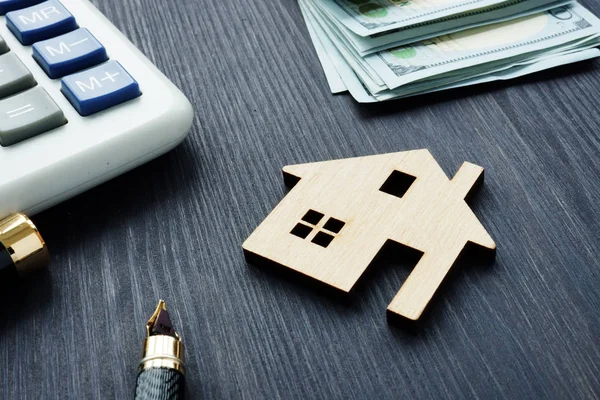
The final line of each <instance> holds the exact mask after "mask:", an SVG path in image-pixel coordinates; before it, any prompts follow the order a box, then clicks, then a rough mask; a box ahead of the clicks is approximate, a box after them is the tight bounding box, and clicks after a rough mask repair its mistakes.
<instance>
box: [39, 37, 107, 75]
mask: <svg viewBox="0 0 600 400" xmlns="http://www.w3.org/2000/svg"><path fill="white" fill-rule="evenodd" d="M33 58H34V59H35V60H36V61H37V62H38V64H39V65H40V66H41V67H42V69H43V70H44V71H45V72H46V74H47V75H48V76H49V77H50V78H52V79H55V78H62V77H63V76H66V75H70V74H72V73H75V72H79V71H81V70H84V69H86V68H89V67H93V66H95V65H98V64H101V63H103V62H104V61H108V55H107V54H106V49H105V48H104V46H102V44H100V42H99V41H98V40H97V39H96V38H95V37H94V36H93V35H92V34H91V33H90V31H88V30H87V29H83V28H82V29H77V30H76V31H73V32H69V33H66V34H64V35H61V36H59V37H55V38H53V39H48V40H44V41H42V42H37V43H36V44H34V45H33Z"/></svg>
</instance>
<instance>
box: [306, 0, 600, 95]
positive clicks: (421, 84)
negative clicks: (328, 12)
mask: <svg viewBox="0 0 600 400" xmlns="http://www.w3.org/2000/svg"><path fill="white" fill-rule="evenodd" d="M300 6H301V10H302V12H303V14H304V15H305V18H306V19H307V22H309V23H308V24H307V26H308V28H309V31H311V32H312V36H314V37H317V38H319V45H320V46H321V47H322V51H323V52H324V53H325V54H327V57H326V59H327V61H326V62H327V63H329V66H330V67H331V68H330V70H331V69H333V70H335V71H336V75H337V76H338V77H340V78H341V80H342V81H343V83H344V86H345V87H346V88H347V89H348V91H350V93H351V94H352V96H353V97H354V98H355V99H356V100H357V101H359V102H361V103H367V102H374V101H383V100H390V99H393V98H399V97H407V96H413V95H417V94H421V93H428V92H432V91H438V90H444V89H450V88H455V87H461V86H466V85H472V84H477V83H483V82H487V81H492V80H499V79H511V78H513V77H518V76H522V75H525V74H529V73H533V72H536V71H538V70H543V69H548V68H553V67H555V66H557V65H562V64H566V63H572V62H577V61H581V60H585V59H589V58H593V57H597V56H598V55H600V51H598V50H597V49H590V48H591V47H593V46H597V45H598V44H600V40H599V39H598V20H597V18H595V17H594V16H593V15H591V14H590V13H589V12H587V10H585V9H583V7H581V6H579V5H576V6H575V7H574V8H567V9H565V10H561V11H560V12H559V11H555V12H554V13H552V14H551V15H553V16H558V17H559V21H561V22H560V23H562V21H572V20H573V17H574V15H573V14H577V15H578V16H579V17H580V18H579V19H578V21H580V22H579V25H580V26H578V27H577V28H576V29H575V31H576V32H577V31H579V30H580V29H584V30H585V32H584V34H581V32H578V33H577V34H576V35H573V36H571V39H572V40H567V39H565V40H563V41H562V44H560V45H557V46H554V47H551V48H546V49H541V50H539V51H534V52H531V53H529V54H521V55H517V56H513V57H508V58H499V59H497V60H493V61H491V62H487V63H483V64H475V65H473V66H471V67H466V68H463V69H457V70H452V69H448V71H446V72H443V73H441V74H439V75H437V76H433V77H430V78H426V79H422V80H417V81H415V82H412V83H408V84H406V85H404V86H401V87H398V88H395V89H393V90H391V89H389V88H388V87H386V85H385V83H383V81H382V80H381V79H380V80H379V84H377V83H376V82H375V81H374V80H370V78H368V75H366V76H367V79H366V80H365V79H364V77H365V71H366V69H362V70H361V68H360V67H361V66H360V65H357V64H356V63H354V65H351V63H348V62H347V59H348V49H344V48H343V47H338V46H339V42H338V43H334V40H332V39H334V38H335V35H332V33H331V32H327V31H326V30H325V29H324V26H325V23H324V21H322V20H321V21H318V18H316V17H315V15H314V10H313V12H311V10H310V4H309V3H308V2H307V0H301V1H300ZM581 9H583V11H581ZM568 15H571V17H569V18H567V17H568ZM582 21H586V22H585V23H584V22H582ZM588 24H589V25H590V26H587V25H588ZM571 26H572V25H571ZM575 26H577V24H576V25H575ZM521 28H522V26H521ZM538 29H540V28H539V27H538ZM561 32H562V34H563V35H564V31H556V32H555V33H557V34H560V33H561ZM480 34H481V32H480ZM502 34H503V32H502V30H500V31H498V30H493V35H502ZM586 35H588V36H586ZM532 37H533V36H531V33H529V35H526V36H524V37H522V38H521V39H523V40H525V39H527V38H530V39H531V38H532ZM576 37H579V38H580V39H576ZM479 38H480V39H481V40H483V41H486V40H487V39H488V38H486V37H483V38H482V37H479ZM534 40H535V37H534ZM516 42H518V40H517V41H516ZM343 52H345V53H346V54H342V53H343ZM371 72H374V71H371ZM361 74H362V77H361V76H360V75H361Z"/></svg>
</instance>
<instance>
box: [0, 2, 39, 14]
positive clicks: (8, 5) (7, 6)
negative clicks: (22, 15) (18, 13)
mask: <svg viewBox="0 0 600 400" xmlns="http://www.w3.org/2000/svg"><path fill="white" fill-rule="evenodd" d="M42 1H44V0H0V15H4V14H6V13H7V12H9V11H14V10H18V9H20V8H25V7H29V6H33V5H36V4H39V3H41V2H42Z"/></svg>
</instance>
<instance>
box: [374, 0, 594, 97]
mask: <svg viewBox="0 0 600 400" xmlns="http://www.w3.org/2000/svg"><path fill="white" fill-rule="evenodd" d="M598 34H600V21H599V20H598V18H596V17H595V16H594V15H593V14H592V13H590V12H589V11H588V10H586V9H585V8H584V7H583V6H581V5H580V4H578V3H573V4H571V5H568V6H564V7H559V8H556V9H553V10H550V11H548V12H544V13H540V14H535V15H532V16H528V17H523V18H519V19H515V20H510V21H506V22H503V23H499V24H494V25H489V26H484V27H480V28H474V29H470V30H467V31H461V32H457V33H453V34H450V35H444V36H440V37H437V38H433V39H431V40H427V41H422V42H417V43H415V44H412V45H408V46H402V47H397V48H395V49H391V50H385V51H383V52H380V53H377V54H375V55H371V56H367V57H365V58H364V62H365V63H366V64H368V65H369V67H370V68H371V69H372V70H374V71H375V73H376V74H377V75H378V77H379V78H381V80H383V82H384V83H385V85H386V86H387V88H388V89H395V88H397V87H400V86H402V85H406V84H408V83H411V82H415V81H419V80H424V79H428V78H431V77H434V76H439V75H442V74H445V73H448V72H449V71H456V70H464V69H465V68H469V67H473V66H477V65H480V66H482V65H486V64H488V63H494V62H495V63H498V62H500V63H503V64H510V63H511V62H514V61H518V60H521V59H523V58H528V57H529V58H530V57H531V54H538V53H540V52H542V53H543V52H549V51H559V50H560V48H561V47H564V46H570V45H572V44H573V43H577V42H580V41H582V40H584V41H585V40H586V39H589V40H592V39H593V38H594V37H596V36H598Z"/></svg>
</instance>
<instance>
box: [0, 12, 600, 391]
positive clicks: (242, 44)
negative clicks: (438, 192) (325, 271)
mask: <svg viewBox="0 0 600 400" xmlns="http://www.w3.org/2000/svg"><path fill="white" fill-rule="evenodd" d="M95 3H96V4H97V5H98V6H99V8H100V9H101V10H102V11H103V12H105V13H106V14H107V16H108V17H109V18H110V19H111V20H112V21H114V22H115V24H116V25H117V26H118V27H119V28H120V29H122V30H123V31H124V32H125V34H126V35H127V36H128V37H130V38H131V39H132V41H133V42H134V43H135V44H136V45H137V46H139V47H140V48H141V50H142V51H144V52H145V53H146V54H147V55H148V56H149V57H150V59H152V60H153V61H154V62H156V64H157V65H158V66H159V67H160V68H161V69H162V70H163V71H164V72H165V73H166V74H167V75H168V76H169V77H170V78H171V79H173V81H174V82H175V83H176V84H177V85H178V86H179V87H181V88H182V89H183V91H184V92H185V93H186V94H187V95H188V96H189V98H190V99H191V101H192V103H193V104H194V106H195V108H196V111H197V118H196V121H195V125H194V128H193V131H192V133H191V135H190V137H189V138H188V139H187V140H186V141H185V142H184V143H183V144H182V145H181V146H180V147H178V148H177V149H176V150H174V151H173V152H171V153H169V154H168V155H166V156H163V157H161V158H160V159H158V160H156V161H154V162H151V163H149V164H148V165H146V166H143V167H141V168H138V169H136V170H134V171H132V172H130V173H128V174H126V175H124V176H122V177H120V178H118V179H115V180H113V181H112V182H109V183H107V184H104V185H102V186H100V187H98V188H96V189H94V190H92V191H90V192H88V193H86V194H83V195H81V196H79V197H77V198H75V199H73V200H71V201H69V202H66V203H64V204H62V205H60V206H58V207H55V208H54V209H51V210H48V211H47V212H45V213H43V214H41V215H38V216H37V217H36V218H35V222H36V223H37V224H38V226H39V228H40V229H41V230H42V232H43V233H44V236H45V239H46V241H47V242H48V246H49V248H50V251H51V254H52V267H51V269H50V270H49V271H48V272H47V273H46V274H44V275H43V276H41V277H39V279H37V280H34V281H32V282H30V283H27V284H23V285H21V286H20V287H17V288H11V289H7V290H5V291H4V292H3V294H2V296H1V297H0V299H1V300H2V301H3V302H2V304H3V306H2V309H1V311H0V321H2V324H1V326H0V371H2V374H1V375H0V398H3V399H39V398H48V399H54V398H60V399H62V398H77V399H83V398H85V399H107V398H116V399H126V398H130V397H131V396H132V395H133V388H134V385H135V373H136V372H135V369H136V364H137V361H138V357H139V355H140V351H141V342H142V338H143V335H144V323H145V321H146V320H147V318H148V316H149V314H150V313H151V312H152V310H153V309H154V306H155V305H156V301H157V300H158V299H159V298H165V299H166V300H167V303H168V304H169V308H170V310H172V317H173V321H174V323H175V324H178V325H179V327H180V328H179V329H180V330H181V335H182V337H183V339H184V341H185V344H186V349H187V360H188V365H187V371H188V380H187V381H188V385H189V392H190V397H191V398H207V399H238V398H240V399H261V398H269V399H276V398H281V399H364V398H381V399H398V398H418V399H429V398H434V399H439V398H481V399H489V398H539V399H570V398H573V399H582V398H598V397H599V396H600V395H599V392H600V381H599V380H600V340H599V337H600V316H599V311H598V310H600V268H599V267H600V265H599V261H598V260H599V259H600V249H599V246H598V243H599V242H600V208H599V207H598V204H599V203H600V183H599V181H598V176H599V174H600V161H599V158H598V154H600V139H599V133H600V117H599V116H598V93H600V62H598V61H592V62H587V63H584V64H579V65H574V66H569V67H565V68H561V69H557V70H553V71H549V72H546V73H542V74H537V75H535V76H532V77H528V78H525V79H519V80H517V81H514V82H506V83H504V82H502V83H497V84H487V85H484V86H480V87H476V88H464V89H459V90H453V91H450V92H445V93H436V94H432V95H427V96H423V97H419V98H416V99H409V100H401V101H395V102H391V103H388V104H378V105H373V106H361V105H358V104H356V103H354V102H353V100H352V99H350V98H349V97H347V96H333V95H331V94H329V93H328V90H327V83H326V81H325V78H324V77H323V74H322V72H321V68H320V66H319V62H318V60H317V57H316V55H315V53H314V50H313V49H312V46H311V44H310V41H309V36H308V33H307V31H306V29H305V26H304V22H303V20H302V18H301V15H300V13H299V10H298V6H297V4H296V1H295V0H280V1H273V0H255V1H253V2H251V3H252V5H251V6H247V5H245V4H242V3H241V2H239V1H232V0H221V1H207V0H179V1H171V0H147V1H142V0H103V1H100V0H96V1H95ZM583 3H584V4H585V5H586V6H587V7H589V8H590V9H592V10H594V11H596V12H598V11H600V0H585V1H583ZM418 148H428V149H430V150H431V152H432V153H433V155H434V157H435V158H436V160H437V161H438V162H439V163H440V165H441V166H442V168H443V169H444V170H445V171H446V173H447V174H448V175H453V173H454V172H455V169H456V166H458V165H460V163H462V161H464V160H469V161H471V162H473V163H476V164H478V165H481V166H483V167H484V168H485V169H486V183H485V185H484V187H483V189H482V191H481V192H480V193H479V194H478V196H477V201H476V203H475V206H474V211H475V214H476V215H477V216H478V217H479V218H480V219H481V220H482V221H485V226H486V228H487V229H488V231H489V232H490V234H491V236H492V237H493V238H494V239H495V240H496V243H497V245H498V249H499V252H498V254H497V258H496V262H495V263H494V264H492V265H491V266H489V267H487V268H479V267H476V268H468V270H466V269H463V270H461V271H459V272H458V278H457V279H456V280H455V281H454V282H453V283H452V284H451V285H449V287H448V289H447V292H446V293H444V295H443V296H442V297H441V300H440V303H439V304H437V305H436V306H435V307H434V309H433V310H432V315H431V316H430V320H429V321H428V323H427V326H426V328H425V329H424V330H423V331H422V332H421V333H420V334H418V335H416V336H415V335H409V334H407V333H406V332H405V331H402V330H400V329H396V328H393V327H390V326H388V324H387V323H386V322H385V318H384V317H383V315H382V313H381V312H380V311H381V309H382V308H384V307H386V306H387V304H388V302H389V299H390V298H392V297H393V295H394V294H395V292H396V291H397V288H398V287H399V286H400V284H401V282H403V281H404V279H405V278H406V276H407V275H408V273H409V272H410V268H411V267H412V265H410V264H408V263H395V264H387V265H383V266H381V268H379V269H378V270H377V271H376V272H375V273H374V274H373V275H372V276H371V277H370V279H369V284H368V285H366V286H365V288H364V289H363V291H362V292H361V293H359V294H358V296H357V297H356V300H355V301H353V302H351V303H350V304H342V303H340V302H336V301H334V300H332V299H330V298H327V297H324V296H320V295H318V294H315V293H314V292H312V291H311V290H309V289H307V288H306V287H304V286H303V285H299V284H295V283H293V282H289V281H287V280H283V279H280V278H279V277H278V276H274V275H273V274H270V273H266V272H263V271H262V270H259V269H256V268H254V267H251V266H248V264H247V263H246V261H245V260H244V257H243V253H242V250H241V244H242V242H243V241H244V239H245V238H247V237H248V235H249V234H250V233H251V232H252V230H253V229H254V228H255V227H256V226H258V224H259V223H260V222H261V221H262V220H263V219H264V218H265V217H266V216H267V215H268V213H269V212H270V211H271V210H272V208H273V207H274V206H275V205H276V204H277V203H278V202H279V201H280V200H281V198H282V197H283V196H284V195H285V193H286V189H285V187H284V185H283V184H282V182H281V175H280V171H281V168H282V166H284V165H289V164H296V163H307V162H314V161H321V160H328V159H334V158H346V157H353V156H363V155H371V154H380V153H390V152H395V151H403V150H410V149H418Z"/></svg>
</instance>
